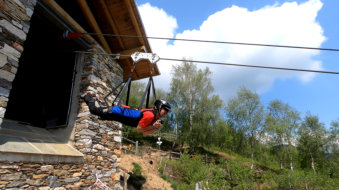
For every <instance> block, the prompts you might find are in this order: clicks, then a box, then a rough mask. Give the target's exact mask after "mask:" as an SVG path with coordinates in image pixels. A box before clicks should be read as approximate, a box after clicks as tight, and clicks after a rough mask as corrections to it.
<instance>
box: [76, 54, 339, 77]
mask: <svg viewBox="0 0 339 190" xmlns="http://www.w3.org/2000/svg"><path fill="white" fill-rule="evenodd" d="M72 52H75V53H86V54H99V55H110V56H120V57H130V55H121V54H109V53H96V52H87V51H72ZM160 60H164V61H180V62H183V61H189V62H193V63H203V64H213V65H225V66H237V67H252V68H260V69H275V70H287V71H300V72H312V73H322V74H335V75H338V74H339V72H335V71H322V70H309V69H296V68H287V67H272V66H260V65H246V64H235V63H223V62H214V61H199V60H185V59H173V58H160Z"/></svg>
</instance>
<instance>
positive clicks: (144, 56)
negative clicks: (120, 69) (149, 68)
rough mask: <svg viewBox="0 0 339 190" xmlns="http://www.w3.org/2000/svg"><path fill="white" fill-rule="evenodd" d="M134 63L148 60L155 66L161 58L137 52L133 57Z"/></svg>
mask: <svg viewBox="0 0 339 190" xmlns="http://www.w3.org/2000/svg"><path fill="white" fill-rule="evenodd" d="M131 58H132V59H133V61H134V62H135V63H136V62H139V61H140V60H142V59H148V60H149V61H150V62H151V63H152V64H155V63H156V62H158V61H159V60H160V57H159V56H158V55H157V54H155V53H142V52H135V53H133V54H132V55H131Z"/></svg>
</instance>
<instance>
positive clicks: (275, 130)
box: [266, 100, 300, 171]
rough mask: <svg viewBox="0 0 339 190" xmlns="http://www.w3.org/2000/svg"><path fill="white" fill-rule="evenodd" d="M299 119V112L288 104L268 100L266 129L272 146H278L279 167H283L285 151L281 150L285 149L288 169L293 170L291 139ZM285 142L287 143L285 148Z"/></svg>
mask: <svg viewBox="0 0 339 190" xmlns="http://www.w3.org/2000/svg"><path fill="white" fill-rule="evenodd" d="M299 120H300V116H299V113H298V112H297V111H296V110H294V109H292V108H291V107H290V106H289V105H288V104H285V103H283V102H281V101H279V100H273V101H271V102H270V104H269V106H268V114H267V116H266V124H267V128H266V129H267V132H268V134H270V135H271V137H272V139H273V142H274V146H279V147H280V151H279V153H280V169H282V168H283V162H284V159H283V157H284V155H283V154H284V152H285V151H283V150H285V149H287V153H288V158H289V162H290V169H291V170H292V171H293V154H292V148H293V147H292V140H293V136H294V135H295V132H296V129H297V128H298V122H299ZM286 144H287V145H288V146H287V148H285V145H286ZM281 150H282V151H281Z"/></svg>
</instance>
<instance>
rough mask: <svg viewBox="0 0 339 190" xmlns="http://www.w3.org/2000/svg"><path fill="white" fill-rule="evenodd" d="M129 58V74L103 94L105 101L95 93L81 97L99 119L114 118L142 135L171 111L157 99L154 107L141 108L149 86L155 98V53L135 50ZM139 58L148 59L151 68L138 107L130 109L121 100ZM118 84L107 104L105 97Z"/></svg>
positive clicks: (155, 128) (153, 130)
mask: <svg viewBox="0 0 339 190" xmlns="http://www.w3.org/2000/svg"><path fill="white" fill-rule="evenodd" d="M131 58H132V60H133V66H132V69H131V72H130V74H129V76H128V77H127V78H126V79H125V80H124V81H123V82H121V83H120V84H119V85H117V87H116V88H115V89H113V90H112V91H111V92H110V93H109V94H107V95H106V96H105V98H104V101H105V102H103V101H101V100H100V99H99V98H98V97H97V96H96V95H94V94H92V93H86V94H84V95H83V96H82V98H83V99H84V101H85V102H86V104H87V106H88V108H89V110H90V112H91V113H92V114H94V115H97V116H99V117H100V119H102V120H114V121H118V122H121V123H122V124H125V125H128V126H131V127H136V128H137V131H138V132H141V133H143V135H144V136H146V135H149V134H152V133H154V132H155V131H157V130H158V129H159V128H160V127H161V126H162V124H163V122H162V120H161V118H163V117H165V116H166V115H167V114H168V112H170V111H171V105H170V103H168V102H167V101H166V100H163V99H158V100H156V101H155V102H154V107H152V108H144V109H142V106H143V103H144V100H145V96H146V95H147V101H146V107H148V103H149V96H150V91H151V87H152V89H153V95H154V97H155V98H156V94H155V89H154V82H153V77H152V75H153V69H154V68H153V67H154V64H155V63H156V62H157V61H158V60H159V57H158V56H157V55H155V54H150V53H140V52H136V53H134V54H132V55H131ZM141 59H149V60H150V62H151V64H152V68H151V71H150V77H149V81H148V84H147V87H146V90H145V92H144V95H143V97H142V100H141V102H140V105H139V109H131V108H130V107H129V106H128V105H122V104H121V102H122V99H123V97H124V94H125V92H126V90H127V88H126V87H127V86H129V85H130V83H131V79H132V75H133V72H134V68H135V65H136V63H137V62H138V61H139V60H141ZM120 86H121V90H120V92H119V93H118V95H117V96H116V97H115V99H114V101H113V104H112V106H109V103H108V101H107V97H108V96H110V95H111V94H112V93H113V92H115V91H116V90H117V89H118V88H119V87H120ZM117 99H119V101H118V103H117V105H114V102H116V100H117ZM127 102H128V98H127ZM104 104H105V105H104ZM127 104H128V103H127Z"/></svg>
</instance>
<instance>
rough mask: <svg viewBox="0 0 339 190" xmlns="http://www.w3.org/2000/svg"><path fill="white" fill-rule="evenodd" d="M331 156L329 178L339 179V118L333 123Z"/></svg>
mask: <svg viewBox="0 0 339 190" xmlns="http://www.w3.org/2000/svg"><path fill="white" fill-rule="evenodd" d="M329 155H330V158H329V166H328V169H329V176H330V177H331V178H337V179H339V118H338V119H337V120H335V121H332V122H331V128H330V136H329Z"/></svg>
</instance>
